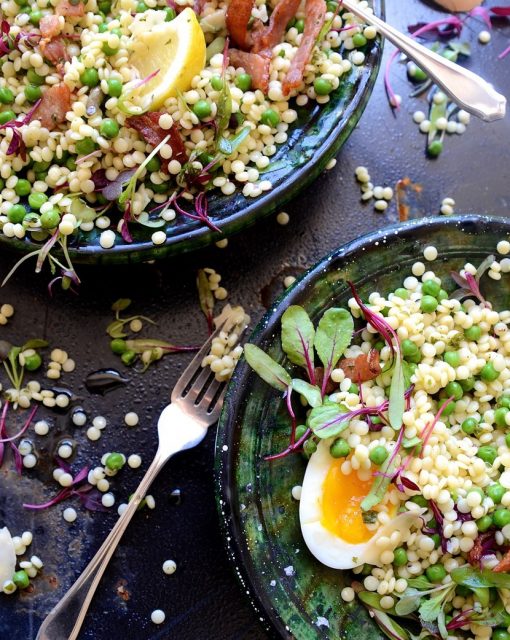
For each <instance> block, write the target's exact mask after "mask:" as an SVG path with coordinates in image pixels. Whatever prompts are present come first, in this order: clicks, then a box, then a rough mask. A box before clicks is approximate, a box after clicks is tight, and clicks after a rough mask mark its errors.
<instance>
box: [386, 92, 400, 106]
mask: <svg viewBox="0 0 510 640" xmlns="http://www.w3.org/2000/svg"><path fill="white" fill-rule="evenodd" d="M389 102H390V105H391V106H392V107H395V108H398V107H400V105H401V104H402V96H401V95H399V94H398V93H395V94H394V95H392V96H391V98H390V100H389Z"/></svg>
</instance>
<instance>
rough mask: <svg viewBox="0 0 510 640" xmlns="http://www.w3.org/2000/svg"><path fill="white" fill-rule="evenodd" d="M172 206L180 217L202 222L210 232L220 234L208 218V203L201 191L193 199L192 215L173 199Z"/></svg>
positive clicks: (219, 230)
mask: <svg viewBox="0 0 510 640" xmlns="http://www.w3.org/2000/svg"><path fill="white" fill-rule="evenodd" d="M173 206H174V207H175V210H176V211H177V212H178V213H180V214H181V215H183V216H185V217H186V218H189V219H190V220H197V221H198V222H202V223H203V224H205V225H206V226H208V227H209V229H211V231H216V232H218V233H221V229H219V228H218V227H217V226H216V225H215V224H214V222H213V221H212V220H211V219H210V218H209V203H208V201H207V196H206V195H205V193H204V192H203V191H201V192H200V193H199V194H198V195H197V196H195V198H194V199H193V207H194V211H195V212H194V213H192V212H191V211H186V210H185V209H183V208H182V207H181V206H180V205H179V202H178V199H177V198H175V200H174V203H173Z"/></svg>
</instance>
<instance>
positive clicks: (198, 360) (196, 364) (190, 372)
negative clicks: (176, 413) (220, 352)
mask: <svg viewBox="0 0 510 640" xmlns="http://www.w3.org/2000/svg"><path fill="white" fill-rule="evenodd" d="M232 326H233V322H232V314H229V315H228V316H227V317H226V318H225V320H224V321H223V322H222V323H221V324H220V325H218V327H217V328H216V329H215V330H214V331H213V332H212V333H211V335H210V336H209V339H208V340H207V341H206V342H205V343H204V345H203V346H202V348H201V349H200V351H199V352H198V353H197V354H196V355H195V357H194V358H193V360H192V361H191V362H190V363H189V365H188V366H187V367H186V369H185V370H184V372H183V373H182V375H181V377H180V378H179V380H178V381H177V384H176V385H175V387H174V389H173V391H172V402H175V401H176V400H177V399H178V398H180V397H182V394H183V391H184V390H185V389H186V387H187V386H188V385H189V383H190V382H191V380H193V377H194V376H195V375H196V374H197V372H199V371H201V370H202V360H203V359H204V358H205V356H206V355H208V353H209V350H210V348H211V344H212V341H213V340H214V338H216V337H217V336H219V335H220V332H221V331H229V330H230V328H231V327H232ZM204 370H205V371H207V370H208V369H204Z"/></svg>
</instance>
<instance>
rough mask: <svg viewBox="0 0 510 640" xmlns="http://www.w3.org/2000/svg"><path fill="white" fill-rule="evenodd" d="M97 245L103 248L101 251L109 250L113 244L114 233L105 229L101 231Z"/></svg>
mask: <svg viewBox="0 0 510 640" xmlns="http://www.w3.org/2000/svg"><path fill="white" fill-rule="evenodd" d="M99 244H100V245H101V246H102V247H103V249H111V248H112V247H113V245H114V244H115V232H114V231H112V230H111V229H106V231H102V232H101V235H100V236H99Z"/></svg>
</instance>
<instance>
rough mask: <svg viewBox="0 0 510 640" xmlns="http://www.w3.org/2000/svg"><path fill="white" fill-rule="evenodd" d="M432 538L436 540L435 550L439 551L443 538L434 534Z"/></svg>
mask: <svg viewBox="0 0 510 640" xmlns="http://www.w3.org/2000/svg"><path fill="white" fill-rule="evenodd" d="M430 537H431V538H432V540H434V548H435V549H439V546H440V544H441V536H440V535H439V533H433V534H432V535H431V536H430Z"/></svg>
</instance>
